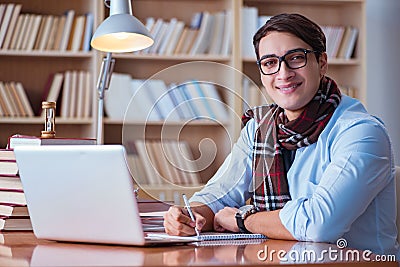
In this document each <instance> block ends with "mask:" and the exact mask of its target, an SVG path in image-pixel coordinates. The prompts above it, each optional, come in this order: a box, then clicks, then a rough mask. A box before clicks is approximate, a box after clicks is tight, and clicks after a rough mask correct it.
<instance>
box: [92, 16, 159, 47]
mask: <svg viewBox="0 0 400 267" xmlns="http://www.w3.org/2000/svg"><path fill="white" fill-rule="evenodd" d="M153 43H154V41H153V39H152V38H151V36H150V33H149V31H148V30H147V28H146V27H145V26H144V25H143V23H141V22H140V21H139V20H138V19H137V18H135V17H134V16H132V15H130V14H127V13H125V14H115V15H111V16H110V17H108V18H107V19H106V20H104V21H103V22H102V23H101V24H100V26H99V27H98V28H97V30H96V32H95V33H94V35H93V37H92V40H91V42H90V44H91V46H92V47H93V48H95V49H97V50H100V51H103V52H113V53H114V52H116V53H123V52H134V51H138V50H142V49H145V48H147V47H149V46H151V45H152V44H153Z"/></svg>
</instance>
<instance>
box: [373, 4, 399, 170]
mask: <svg viewBox="0 0 400 267" xmlns="http://www.w3.org/2000/svg"><path fill="white" fill-rule="evenodd" d="M366 8H367V10H366V13H367V25H366V29H367V45H366V47H367V108H368V111H369V112H370V113H371V114H373V115H376V116H378V117H380V118H381V119H382V120H383V121H384V122H385V124H386V127H387V128H388V130H389V134H390V137H391V139H392V143H393V150H394V154H395V162H396V165H400V0H367V4H366Z"/></svg>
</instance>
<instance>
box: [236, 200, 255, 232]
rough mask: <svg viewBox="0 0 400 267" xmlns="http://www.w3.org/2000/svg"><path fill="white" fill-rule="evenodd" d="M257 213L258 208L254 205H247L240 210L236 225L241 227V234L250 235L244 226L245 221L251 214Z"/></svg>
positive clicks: (237, 214)
mask: <svg viewBox="0 0 400 267" xmlns="http://www.w3.org/2000/svg"><path fill="white" fill-rule="evenodd" d="M256 212H257V209H256V207H254V206H253V205H245V206H243V207H240V208H239V211H238V212H237V213H236V215H235V217H236V224H237V226H238V227H239V230H240V232H241V233H250V232H249V230H247V229H246V226H244V220H245V219H246V218H247V217H248V216H249V215H251V214H254V213H256Z"/></svg>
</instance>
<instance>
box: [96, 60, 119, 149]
mask: <svg viewBox="0 0 400 267" xmlns="http://www.w3.org/2000/svg"><path fill="white" fill-rule="evenodd" d="M114 64H115V59H113V58H112V54H111V53H110V52H109V53H107V55H106V57H104V58H103V62H102V63H101V68H100V74H99V80H98V81H97V92H98V112H97V138H96V140H97V144H98V145H101V144H103V116H104V115H103V109H104V91H105V90H107V89H108V87H109V86H110V80H111V75H112V72H113V70H114Z"/></svg>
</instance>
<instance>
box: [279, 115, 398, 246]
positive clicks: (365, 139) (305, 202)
mask: <svg viewBox="0 0 400 267" xmlns="http://www.w3.org/2000/svg"><path fill="white" fill-rule="evenodd" d="M330 134H331V135H332V136H331V137H333V138H332V139H329V138H327V139H325V140H322V142H325V144H321V143H320V144H317V145H316V146H314V147H310V148H306V149H305V150H304V151H303V152H304V157H303V156H302V154H301V153H299V155H298V154H296V160H297V157H298V156H299V159H298V160H299V161H300V163H301V166H300V165H296V164H295V163H294V164H293V165H292V167H294V168H319V169H323V172H322V173H321V177H292V178H291V179H304V181H303V183H304V187H305V188H306V187H308V188H307V189H304V190H302V189H300V188H293V190H300V191H301V190H302V192H304V193H303V194H302V195H301V196H299V195H298V196H296V197H295V198H293V199H292V200H291V201H289V202H288V203H287V204H286V205H285V206H284V207H283V209H282V210H281V211H280V214H279V216H280V219H281V221H282V223H283V225H284V226H285V227H286V228H287V229H288V230H289V232H290V233H291V234H292V235H293V236H294V237H295V238H296V239H297V240H301V241H316V242H334V241H335V240H337V238H339V237H341V236H342V235H343V234H344V233H346V232H348V231H349V230H350V227H351V225H352V223H353V222H354V221H355V220H356V219H357V218H358V217H359V216H360V215H362V214H363V213H364V212H365V211H366V209H367V208H368V206H369V205H370V204H371V202H373V201H374V198H375V197H376V196H377V195H378V194H379V192H381V191H382V190H383V189H384V188H385V187H386V186H387V185H388V183H389V182H390V181H391V179H392V178H393V175H392V173H391V172H392V169H393V168H392V167H393V162H392V155H391V153H392V151H391V148H390V140H389V137H388V135H387V133H386V131H385V130H384V128H383V127H382V126H381V125H380V124H379V123H377V122H374V121H372V120H366V121H358V122H356V123H352V124H349V125H346V127H342V130H340V131H337V132H335V131H332V132H331V133H330ZM329 140H332V141H329ZM318 142H320V141H318ZM307 149H311V150H314V151H315V150H317V152H314V153H315V154H316V155H320V154H321V155H324V154H323V152H318V151H322V150H321V149H326V150H327V151H329V152H328V153H325V154H326V155H327V156H326V157H329V158H324V156H321V159H320V161H321V162H318V163H314V166H313V164H311V163H310V164H304V162H307V160H306V157H307V154H310V153H309V151H311V150H309V151H307ZM319 153H320V154H319ZM295 162H296V161H295ZM324 164H325V165H324ZM298 173H301V171H300V172H298ZM309 173H318V171H315V172H313V171H311V172H309ZM310 188H312V189H311V190H310ZM291 192H292V190H291Z"/></svg>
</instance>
